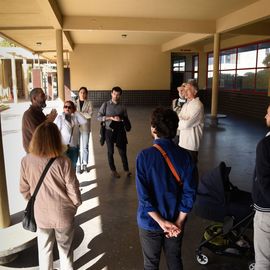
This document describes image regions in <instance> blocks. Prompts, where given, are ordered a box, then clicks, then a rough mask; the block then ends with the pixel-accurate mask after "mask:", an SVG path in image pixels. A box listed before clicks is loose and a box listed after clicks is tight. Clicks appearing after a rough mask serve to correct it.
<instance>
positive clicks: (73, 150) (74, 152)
mask: <svg viewBox="0 0 270 270" xmlns="http://www.w3.org/2000/svg"><path fill="white" fill-rule="evenodd" d="M65 154H66V156H67V157H68V158H69V159H70V160H71V163H72V167H73V168H74V169H75V168H76V163H77V160H78V157H79V147H76V146H69V148H68V150H67V151H66V153H65Z"/></svg>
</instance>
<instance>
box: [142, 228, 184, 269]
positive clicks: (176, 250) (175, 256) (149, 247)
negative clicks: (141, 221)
mask: <svg viewBox="0 0 270 270" xmlns="http://www.w3.org/2000/svg"><path fill="white" fill-rule="evenodd" d="M139 233H140V241H141V246H142V250H143V258H144V270H159V261H160V255H161V251H162V249H163V251H164V255H165V258H166V263H167V267H168V269H169V270H183V264H182V258H181V247H182V239H183V232H182V233H181V234H180V235H179V236H177V237H172V238H166V237H165V234H164V233H163V232H152V231H146V230H143V229H141V228H139Z"/></svg>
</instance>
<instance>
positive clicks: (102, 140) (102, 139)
mask: <svg viewBox="0 0 270 270" xmlns="http://www.w3.org/2000/svg"><path fill="white" fill-rule="evenodd" d="M105 125H106V124H105V122H104V121H102V122H101V123H100V130H99V142H100V145H104V143H105V132H106V127H105Z"/></svg>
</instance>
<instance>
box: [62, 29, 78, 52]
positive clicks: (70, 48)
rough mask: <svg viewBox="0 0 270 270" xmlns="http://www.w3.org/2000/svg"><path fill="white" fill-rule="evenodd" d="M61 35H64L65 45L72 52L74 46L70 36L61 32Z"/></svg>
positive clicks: (65, 32)
mask: <svg viewBox="0 0 270 270" xmlns="http://www.w3.org/2000/svg"><path fill="white" fill-rule="evenodd" d="M63 35H64V39H65V40H66V41H67V45H68V47H69V50H70V51H73V50H74V46H75V44H74V42H73V40H72V38H71V36H70V33H69V32H67V31H63Z"/></svg>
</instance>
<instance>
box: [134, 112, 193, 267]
mask: <svg viewBox="0 0 270 270" xmlns="http://www.w3.org/2000/svg"><path fill="white" fill-rule="evenodd" d="M177 127H178V116H177V114H176V113H175V112H174V111H173V110H171V109H165V108H156V109H155V110H154V111H153V113H152V116H151V134H152V136H153V138H154V144H158V145H159V146H161V147H162V148H163V150H164V151H165V152H166V153H167V155H168V157H169V159H170V161H171V163H172V164H173V166H174V168H175V169H176V171H177V173H178V175H179V176H180V178H181V182H182V185H180V184H179V182H177V180H176V178H175V177H174V175H173V174H172V172H171V170H170V168H169V166H168V165H167V163H166V161H165V159H164V158H163V156H162V154H161V153H160V151H159V150H158V149H156V148H155V147H149V148H147V149H145V150H143V151H141V152H140V153H139V154H138V156H137V160H136V187H137V194H138V200H139V204H138V211H137V222H138V226H139V233H140V241H141V246H142V250H143V257H144V269H145V270H150V269H151V270H154V269H159V261H160V254H161V250H162V249H163V250H164V254H165V257H166V262H167V266H168V269H170V270H173V269H175V270H180V269H183V264H182V258H181V244H182V238H183V231H184V224H185V221H186V218H187V214H188V213H189V212H190V211H191V209H192V206H193V203H194V200H195V196H196V188H197V184H196V181H195V179H194V178H193V177H192V175H193V169H194V164H193V161H192V160H191V157H190V155H189V154H188V152H187V151H186V150H185V149H182V148H181V147H179V146H177V145H175V144H174V143H173V141H172V138H174V137H175V135H176V129H177Z"/></svg>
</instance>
